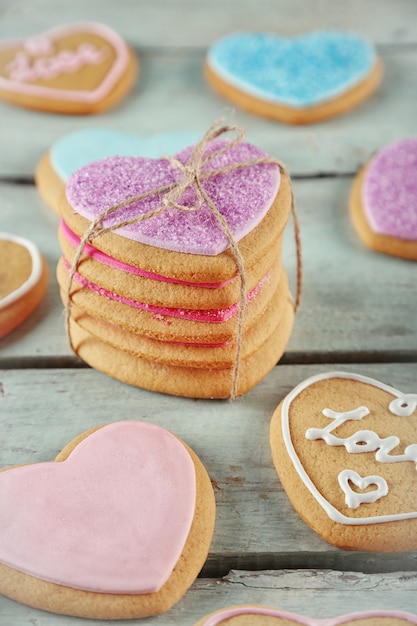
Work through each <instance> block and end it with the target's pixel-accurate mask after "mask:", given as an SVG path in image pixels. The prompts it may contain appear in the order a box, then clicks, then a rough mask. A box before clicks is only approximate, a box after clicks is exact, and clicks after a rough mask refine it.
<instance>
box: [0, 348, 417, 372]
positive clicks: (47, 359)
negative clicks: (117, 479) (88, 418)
mask: <svg viewBox="0 0 417 626" xmlns="http://www.w3.org/2000/svg"><path fill="white" fill-rule="evenodd" d="M350 363H366V364H370V365H378V364H380V363H390V364H396V363H417V351H416V350H402V351H401V350H400V351H395V352H391V351H387V352H374V351H369V352H334V353H329V352H323V353H320V352H288V353H285V354H284V355H283V357H282V358H281V360H280V361H279V363H277V365H276V367H279V366H281V365H325V364H329V365H332V366H333V365H336V364H340V365H348V364H350ZM0 369H3V370H15V369H21V370H28V369H91V368H90V366H89V365H87V363H84V362H83V361H82V360H81V359H79V358H78V357H76V356H75V355H67V356H41V357H40V356H22V357H13V356H11V357H4V358H2V357H1V356H0Z"/></svg>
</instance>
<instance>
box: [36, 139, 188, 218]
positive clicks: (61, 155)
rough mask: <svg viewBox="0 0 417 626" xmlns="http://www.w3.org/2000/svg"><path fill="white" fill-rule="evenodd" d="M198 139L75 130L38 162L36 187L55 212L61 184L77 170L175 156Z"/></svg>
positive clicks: (60, 140) (61, 191)
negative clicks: (116, 160) (125, 159)
mask: <svg viewBox="0 0 417 626" xmlns="http://www.w3.org/2000/svg"><path fill="white" fill-rule="evenodd" d="M198 139H200V135H199V134H198V133H195V132H191V131H178V132H169V133H158V134H155V135H149V136H146V137H145V136H144V137H141V136H139V135H133V134H131V133H126V132H120V131H114V130H107V129H104V128H86V129H82V130H77V131H75V132H73V133H69V134H68V135H64V136H63V137H61V138H60V139H58V141H56V142H55V143H54V144H53V145H52V147H51V148H50V150H49V151H48V153H47V154H45V155H44V156H43V157H42V158H41V160H40V161H39V164H38V166H37V169H36V174H35V180H36V185H37V187H38V191H39V193H40V194H41V196H42V197H43V198H44V200H45V201H46V202H47V203H48V205H49V206H50V207H51V208H52V209H54V210H57V211H58V203H59V197H60V196H61V194H62V193H63V192H64V187H65V182H66V180H67V178H68V177H69V176H70V175H71V174H72V173H73V172H75V170H77V169H79V168H80V167H83V166H85V165H88V164H89V163H92V162H93V161H99V160H100V159H104V158H106V157H109V156H143V157H148V158H158V157H161V156H163V155H165V154H175V153H176V152H179V151H180V150H181V149H182V148H185V147H186V146H188V145H190V144H192V143H195V142H196V141H197V140H198Z"/></svg>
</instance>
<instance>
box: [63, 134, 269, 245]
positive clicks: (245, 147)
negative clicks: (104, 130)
mask: <svg viewBox="0 0 417 626" xmlns="http://www.w3.org/2000/svg"><path fill="white" fill-rule="evenodd" d="M226 143H227V141H226V140H224V139H216V140H213V141H211V142H210V143H209V144H208V145H207V147H206V149H205V152H204V156H208V155H209V154H212V153H213V152H215V151H216V150H219V149H220V148H222V147H224V146H225V145H226ZM193 148H194V147H193V146H190V147H188V148H185V149H184V150H182V151H181V152H179V153H178V154H177V155H175V158H176V159H177V160H178V161H180V162H181V163H183V164H187V163H188V162H189V159H190V157H191V154H192V152H193ZM266 157H268V155H267V154H265V153H264V152H263V151H262V150H260V149H259V148H256V147H255V146H252V145H251V144H249V143H244V142H242V143H239V144H238V145H236V146H234V147H233V148H231V149H229V150H227V151H226V152H223V153H222V154H220V155H217V156H215V157H213V159H212V160H211V161H209V162H208V163H207V164H206V165H205V166H203V168H202V169H203V173H204V172H209V171H211V170H217V169H218V168H222V167H226V166H228V165H232V164H235V163H244V162H246V161H249V160H252V159H259V158H266ZM181 178H182V173H181V171H180V169H179V168H177V167H174V165H172V164H171V163H170V162H169V161H168V160H166V159H147V158H143V157H109V158H106V159H102V160H100V161H95V162H94V163H90V164H89V165H86V166H84V167H81V168H80V169H78V170H77V171H76V172H74V173H73V174H72V175H71V176H70V177H69V178H68V181H67V185H66V193H67V198H68V201H69V203H70V204H71V206H72V207H73V208H74V210H75V211H76V212H77V213H79V214H80V215H82V216H83V217H85V218H87V219H89V220H94V219H95V218H96V217H98V216H99V215H101V214H102V213H103V212H104V211H106V210H107V209H109V208H111V207H113V206H115V205H116V204H118V203H119V202H123V201H125V200H127V199H129V198H132V197H135V196H137V195H141V194H143V193H147V192H150V191H156V190H158V189H161V188H163V187H165V186H166V185H170V184H172V183H175V182H178V181H179V180H181ZM279 184H280V172H279V168H278V166H277V165H275V164H258V165H251V166H247V167H242V168H238V169H235V170H233V171H230V172H227V173H222V174H216V175H215V176H212V177H211V178H207V179H205V180H203V181H202V186H203V187H204V189H205V191H206V192H207V194H208V196H209V197H210V198H211V200H212V202H213V203H214V204H215V205H216V207H217V209H218V210H219V211H220V213H221V214H222V215H223V217H224V218H225V220H226V222H227V224H228V226H229V228H230V230H231V231H232V233H233V237H234V239H235V240H236V241H239V240H240V239H241V238H242V237H244V236H245V235H247V234H248V233H249V232H250V231H251V230H253V229H254V228H255V227H256V226H257V225H258V224H259V223H260V222H261V220H262V219H263V217H264V216H265V215H266V213H267V212H268V210H269V208H270V206H271V204H272V202H273V200H274V198H275V196H276V194H277V192H278V189H279ZM179 202H180V203H181V204H183V205H186V206H194V205H195V202H196V194H195V191H194V190H193V189H191V188H188V189H186V190H185V192H184V193H183V195H182V197H181V198H180V200H179ZM162 205H163V193H159V194H152V195H151V196H150V197H148V198H146V199H142V200H140V201H136V202H133V203H132V204H130V205H128V206H126V207H123V208H121V209H118V210H117V211H115V212H114V213H113V214H112V215H111V216H108V217H106V218H105V219H103V220H102V223H103V224H104V225H105V226H112V225H117V224H118V223H120V221H121V220H122V219H123V220H124V219H132V218H135V217H137V216H140V215H143V214H146V213H149V212H150V211H153V210H155V209H158V208H159V207H161V206H162ZM116 232H117V233H118V234H119V235H122V236H124V237H127V238H129V239H132V240H134V241H140V242H142V243H145V244H148V245H152V246H156V247H159V248H164V249H168V250H174V251H177V252H186V253H190V254H204V255H209V256H213V255H217V254H220V253H221V252H223V250H225V249H227V248H228V247H229V240H228V238H227V236H226V235H225V234H224V232H223V230H222V229H221V227H220V225H219V222H218V221H217V219H216V217H215V216H214V214H213V213H212V210H211V209H210V208H209V206H208V205H207V204H206V203H203V205H202V206H201V207H200V208H199V209H198V210H196V211H181V210H178V209H177V208H174V207H168V208H165V209H164V211H163V212H162V213H160V214H159V215H156V216H154V217H151V218H149V219H146V220H144V221H142V222H140V223H135V224H130V225H127V226H123V227H121V228H118V229H117V231H116Z"/></svg>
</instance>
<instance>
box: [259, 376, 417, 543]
mask: <svg viewBox="0 0 417 626" xmlns="http://www.w3.org/2000/svg"><path fill="white" fill-rule="evenodd" d="M416 433H417V393H403V392H401V391H398V390H397V389H394V388H393V387H390V386H388V385H386V384H384V383H382V382H379V381H377V380H374V379H372V378H368V377H366V376H362V375H359V374H351V373H344V372H330V373H326V374H319V375H317V376H312V377H311V378H308V379H306V380H305V381H304V382H302V383H300V384H299V385H298V386H297V387H295V388H294V389H293V390H292V391H291V392H290V393H289V394H288V395H287V397H286V398H284V400H283V401H282V402H281V403H280V405H279V406H278V408H277V409H276V411H275V413H274V415H273V418H272V421H271V432H270V443H271V449H272V456H273V460H274V464H275V467H276V469H277V472H278V475H279V477H280V480H281V483H282V485H283V487H284V489H285V491H286V492H287V495H288V497H289V499H290V500H291V502H292V504H293V506H294V508H295V509H296V511H297V512H298V513H299V515H300V516H301V518H302V519H303V520H304V521H305V522H306V523H307V524H308V525H309V526H310V527H311V528H312V529H313V530H314V531H316V533H318V534H319V535H320V536H321V537H322V538H323V539H325V540H326V541H328V542H329V543H331V544H333V545H335V546H337V547H339V548H343V549H345V550H365V551H377V552H401V551H405V550H415V549H416V548H417V506H416V503H417V475H416V463H417V435H416Z"/></svg>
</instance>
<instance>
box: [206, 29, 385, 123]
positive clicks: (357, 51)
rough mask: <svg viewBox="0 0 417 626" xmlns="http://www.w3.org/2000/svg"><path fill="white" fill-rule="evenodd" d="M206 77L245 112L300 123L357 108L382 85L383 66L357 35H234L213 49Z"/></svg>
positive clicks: (315, 33) (368, 44)
mask: <svg viewBox="0 0 417 626" xmlns="http://www.w3.org/2000/svg"><path fill="white" fill-rule="evenodd" d="M206 74H207V78H208V80H209V82H210V84H211V85H212V87H213V88H214V89H215V90H216V91H218V92H219V93H220V94H221V95H223V96H225V97H227V98H228V99H230V100H232V101H233V102H235V103H236V104H238V105H240V106H242V107H243V108H246V109H248V110H250V111H252V112H253V113H258V114H260V115H265V116H266V117H272V118H275V119H280V120H282V121H285V122H289V123H296V124H297V123H310V122H315V121H319V120H320V119H325V118H327V117H331V116H333V115H337V114H339V113H342V112H344V111H345V110H347V109H350V108H352V107H353V106H355V105H356V104H359V102H361V101H362V100H364V99H365V98H367V97H368V96H369V95H370V94H371V93H372V92H373V91H374V90H375V89H376V87H377V86H378V85H379V82H380V80H381V78H382V65H381V62H380V60H379V59H378V58H377V55H376V53H375V49H374V47H373V45H372V44H371V43H370V42H368V41H367V40H365V39H363V38H361V37H360V36H358V35H356V34H353V33H348V32H338V31H316V32H311V33H307V34H304V35H300V36H298V37H293V38H287V37H278V36H276V35H274V34H270V33H234V34H230V35H228V36H226V37H224V38H222V39H220V40H219V41H217V42H216V43H214V45H213V46H212V47H211V48H210V50H209V52H208V55H207V60H206Z"/></svg>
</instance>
